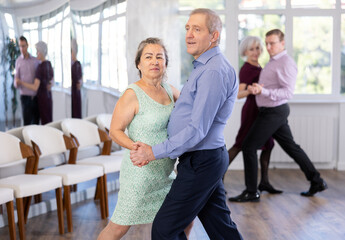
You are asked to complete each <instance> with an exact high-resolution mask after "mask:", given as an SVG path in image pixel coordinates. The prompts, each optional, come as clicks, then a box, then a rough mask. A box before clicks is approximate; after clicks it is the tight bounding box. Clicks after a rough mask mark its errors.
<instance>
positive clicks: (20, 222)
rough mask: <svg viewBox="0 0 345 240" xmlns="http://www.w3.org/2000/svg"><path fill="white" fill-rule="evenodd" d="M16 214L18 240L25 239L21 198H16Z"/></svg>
mask: <svg viewBox="0 0 345 240" xmlns="http://www.w3.org/2000/svg"><path fill="white" fill-rule="evenodd" d="M16 203H17V214H18V228H19V238H20V240H24V239H25V226H24V209H23V198H17V199H16Z"/></svg>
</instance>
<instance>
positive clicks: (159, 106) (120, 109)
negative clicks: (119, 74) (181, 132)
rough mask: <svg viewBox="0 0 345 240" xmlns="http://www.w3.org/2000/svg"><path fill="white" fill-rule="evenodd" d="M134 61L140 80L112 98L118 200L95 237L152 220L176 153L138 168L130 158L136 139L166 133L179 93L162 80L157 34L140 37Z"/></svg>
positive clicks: (163, 57) (152, 139) (163, 62)
mask: <svg viewBox="0 0 345 240" xmlns="http://www.w3.org/2000/svg"><path fill="white" fill-rule="evenodd" d="M135 64H136V67H137V69H138V70H139V76H140V80H139V81H137V82H135V83H133V84H131V85H129V86H128V87H127V89H126V91H125V92H124V93H123V95H122V96H121V98H120V99H119V101H118V102H117V104H116V107H115V109H114V113H113V118H112V121H111V126H110V137H111V138H112V139H113V140H114V141H115V142H116V143H118V144H119V145H121V146H122V147H124V148H126V149H127V150H126V153H125V155H124V158H123V160H122V165H121V170H120V185H121V187H120V191H119V195H118V201H117V204H116V208H115V211H114V213H113V216H112V218H111V221H110V222H109V223H108V225H107V226H106V227H105V229H104V230H103V231H102V232H101V233H100V235H99V237H98V239H102V240H106V239H112V240H114V239H121V238H122V237H123V236H124V235H125V234H126V232H127V231H128V230H129V228H130V226H131V225H136V224H146V223H152V222H153V219H154V217H155V215H156V213H157V212H158V210H159V208H160V206H161V205H162V203H163V200H164V199H165V196H166V195H167V193H168V192H169V190H170V187H171V184H172V182H173V180H174V178H175V173H174V171H173V170H174V164H175V159H170V158H164V159H159V160H158V161H153V162H151V163H150V164H148V165H146V166H143V167H141V168H139V167H136V166H134V165H133V164H132V162H131V160H130V158H129V150H132V149H133V148H134V143H135V142H136V141H142V142H144V143H146V144H149V145H155V144H157V143H160V142H162V141H163V140H165V139H166V138H167V125H168V120H169V117H170V113H171V111H172V109H173V107H174V102H175V101H176V99H177V98H178V97H179V91H178V90H177V89H175V88H174V87H172V86H170V85H169V84H167V83H166V82H165V81H164V77H165V72H166V68H167V66H168V55H167V51H166V49H165V47H164V45H163V43H162V42H161V40H160V39H157V38H148V39H146V40H144V41H142V42H141V43H140V45H139V47H138V51H137V54H136V58H135ZM126 128H128V136H127V135H126V134H125V129H126ZM190 227H191V225H190ZM190 227H189V228H187V230H186V233H187V234H188V233H189V230H190Z"/></svg>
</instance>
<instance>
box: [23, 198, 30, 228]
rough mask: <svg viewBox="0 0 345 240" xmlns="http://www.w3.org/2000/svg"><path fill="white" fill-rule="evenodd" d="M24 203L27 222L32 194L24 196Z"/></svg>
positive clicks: (25, 221) (25, 220)
mask: <svg viewBox="0 0 345 240" xmlns="http://www.w3.org/2000/svg"><path fill="white" fill-rule="evenodd" d="M23 204H24V223H25V224H26V223H27V221H28V215H29V210H30V204H31V196H29V197H26V198H24V201H23Z"/></svg>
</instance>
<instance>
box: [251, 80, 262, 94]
mask: <svg viewBox="0 0 345 240" xmlns="http://www.w3.org/2000/svg"><path fill="white" fill-rule="evenodd" d="M262 87H263V84H258V83H253V85H248V87H247V90H248V92H249V93H250V94H253V95H259V94H261V91H262Z"/></svg>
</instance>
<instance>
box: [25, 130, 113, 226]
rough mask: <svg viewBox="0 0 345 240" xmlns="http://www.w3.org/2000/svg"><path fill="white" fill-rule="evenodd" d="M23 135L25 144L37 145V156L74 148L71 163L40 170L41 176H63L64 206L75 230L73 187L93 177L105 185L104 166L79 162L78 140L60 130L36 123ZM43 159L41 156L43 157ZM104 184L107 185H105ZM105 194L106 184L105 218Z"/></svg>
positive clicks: (103, 202)
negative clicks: (77, 156)
mask: <svg viewBox="0 0 345 240" xmlns="http://www.w3.org/2000/svg"><path fill="white" fill-rule="evenodd" d="M23 136H24V140H25V143H27V144H28V145H29V144H30V145H31V146H32V147H33V150H34V153H35V156H36V158H37V160H38V159H40V157H41V156H42V157H44V156H49V155H52V154H59V153H64V152H66V151H67V150H70V155H69V156H70V159H69V160H68V164H65V165H60V166H56V167H51V168H47V169H43V170H40V171H38V175H39V176H47V175H48V176H59V177H62V185H63V188H64V206H65V208H66V215H67V227H68V231H69V232H72V231H73V222H72V210H71V199H70V190H71V186H72V185H74V184H78V183H81V182H86V181H89V180H91V179H95V178H97V179H98V181H99V182H100V183H102V184H103V181H104V173H103V168H102V167H100V166H95V165H93V166H87V165H76V164H75V157H76V153H77V149H78V148H77V144H76V142H75V141H74V140H73V139H72V138H70V137H67V136H65V135H64V134H63V132H61V131H59V130H58V129H55V128H52V127H48V126H38V125H32V126H27V127H25V128H24V129H23ZM39 161H41V159H40V160H39ZM102 186H103V185H102ZM104 196H105V193H104V190H103V187H102V188H100V206H101V208H100V211H101V217H102V219H105V218H106V215H105V197H104Z"/></svg>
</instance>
